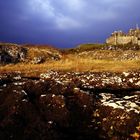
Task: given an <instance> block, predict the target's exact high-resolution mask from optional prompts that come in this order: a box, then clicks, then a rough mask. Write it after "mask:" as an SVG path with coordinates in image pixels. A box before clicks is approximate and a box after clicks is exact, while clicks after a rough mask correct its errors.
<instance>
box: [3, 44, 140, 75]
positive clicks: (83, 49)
mask: <svg viewBox="0 0 140 140" xmlns="http://www.w3.org/2000/svg"><path fill="white" fill-rule="evenodd" d="M10 45H11V44H10ZM14 45H15V44H14ZM20 46H22V47H24V48H26V49H27V50H28V51H27V58H26V60H27V61H25V62H20V63H17V64H8V65H5V66H1V67H0V73H5V72H15V71H20V72H22V73H24V74H25V75H38V74H40V73H42V72H46V71H47V70H59V71H81V72H82V71H96V72H103V71H113V72H122V71H136V70H139V69H140V49H139V46H131V45H125V46H107V45H106V44H81V45H78V46H77V47H75V48H72V49H65V50H64V49H63V50H61V49H57V48H54V47H52V46H49V45H31V44H26V45H19V47H20ZM121 47H122V48H121ZM40 57H41V58H42V59H43V61H42V62H41V63H39V64H35V63H32V61H33V60H34V58H40ZM57 58H59V59H57Z"/></svg>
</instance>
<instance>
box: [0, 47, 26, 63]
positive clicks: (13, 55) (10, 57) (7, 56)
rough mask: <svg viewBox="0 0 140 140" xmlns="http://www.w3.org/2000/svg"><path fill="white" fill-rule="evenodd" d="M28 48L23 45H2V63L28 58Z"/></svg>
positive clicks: (0, 59)
mask: <svg viewBox="0 0 140 140" xmlns="http://www.w3.org/2000/svg"><path fill="white" fill-rule="evenodd" d="M26 54H27V50H26V49H25V48H23V47H21V46H17V45H10V46H5V45H4V46H3V45H0V63H1V64H8V63H17V62H20V61H24V60H25V58H26Z"/></svg>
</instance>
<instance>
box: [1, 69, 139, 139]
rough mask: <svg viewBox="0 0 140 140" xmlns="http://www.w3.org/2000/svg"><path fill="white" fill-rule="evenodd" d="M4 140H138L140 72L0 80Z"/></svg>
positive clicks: (58, 74)
mask: <svg viewBox="0 0 140 140" xmlns="http://www.w3.org/2000/svg"><path fill="white" fill-rule="evenodd" d="M0 138H1V139H2V140H5V139H11V140H18V139H21V140H22V139H23V140H28V139H30V140H31V139H35V140H46V139H47V140H58V139H61V140H65V139H67V140H70V139H74V140H91V139H105V140H131V139H132V140H133V139H134V140H139V139H140V72H123V73H110V72H103V73H95V72H80V73H79V72H56V71H48V72H46V73H43V74H41V75H40V76H39V77H34V78H31V77H24V76H22V74H20V73H13V74H1V75H0Z"/></svg>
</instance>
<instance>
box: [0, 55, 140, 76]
mask: <svg viewBox="0 0 140 140" xmlns="http://www.w3.org/2000/svg"><path fill="white" fill-rule="evenodd" d="M138 69H140V60H124V61H114V60H94V59H92V58H91V59H89V58H88V59H86V58H77V57H75V58H74V57H72V58H71V59H70V58H69V59H68V58H66V59H62V60H59V61H49V62H46V63H43V64H24V63H18V64H10V65H5V66H0V73H7V72H8V73H9V72H16V71H20V72H21V73H24V74H25V75H33V76H35V75H39V74H40V73H43V72H47V71H48V70H59V71H80V72H84V71H93V72H103V71H110V72H123V71H133V70H138Z"/></svg>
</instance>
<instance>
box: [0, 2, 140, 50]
mask: <svg viewBox="0 0 140 140" xmlns="http://www.w3.org/2000/svg"><path fill="white" fill-rule="evenodd" d="M139 6H140V1H139V0H133V1H132V0H94V1H93V0H70V1H68V0H59V1H58V0H24V1H23V0H14V1H11V0H0V17H1V20H0V41H3V42H14V43H38V44H52V45H54V46H57V47H74V46H76V45H78V44H80V43H90V42H91V43H94V42H104V41H105V38H107V37H108V36H109V35H110V33H111V32H112V31H114V30H120V29H121V30H123V31H127V30H128V29H129V28H135V25H136V24H140V14H139Z"/></svg>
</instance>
